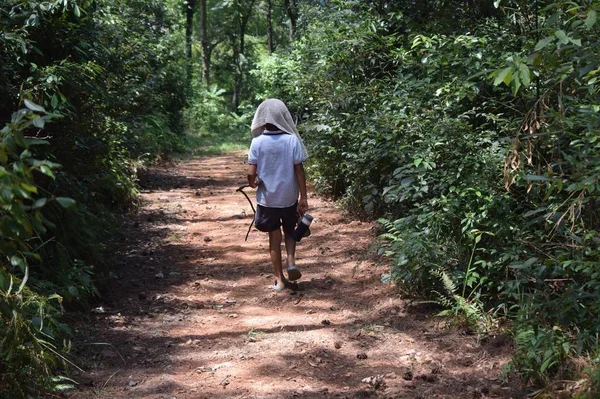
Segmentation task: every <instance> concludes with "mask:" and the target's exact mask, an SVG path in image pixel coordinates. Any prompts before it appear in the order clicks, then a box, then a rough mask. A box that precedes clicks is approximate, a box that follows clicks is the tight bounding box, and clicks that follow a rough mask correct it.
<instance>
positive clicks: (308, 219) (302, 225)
mask: <svg viewBox="0 0 600 399" xmlns="http://www.w3.org/2000/svg"><path fill="white" fill-rule="evenodd" d="M312 221H313V217H312V216H310V215H309V214H308V213H305V214H304V215H302V218H301V219H300V222H298V227H296V230H294V234H292V237H293V238H294V240H295V241H297V242H300V240H301V239H302V237H304V236H305V235H307V234H306V233H307V232H309V231H310V230H309V229H308V226H310V224H311V223H312ZM309 234H310V232H309Z"/></svg>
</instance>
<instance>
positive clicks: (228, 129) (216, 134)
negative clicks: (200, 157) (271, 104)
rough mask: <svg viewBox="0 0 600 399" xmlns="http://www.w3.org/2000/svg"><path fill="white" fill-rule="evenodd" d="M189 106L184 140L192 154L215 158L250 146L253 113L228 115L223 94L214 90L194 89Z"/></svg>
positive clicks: (249, 111) (250, 111)
mask: <svg viewBox="0 0 600 399" xmlns="http://www.w3.org/2000/svg"><path fill="white" fill-rule="evenodd" d="M194 91H195V94H194V95H193V96H192V98H193V100H192V104H191V105H190V107H188V108H187V109H186V112H185V119H186V126H187V127H188V129H189V132H188V136H187V140H188V141H189V142H190V145H189V147H190V148H193V151H192V152H195V153H198V154H219V153H221V152H223V151H231V150H242V149H247V148H248V146H249V142H250V134H249V131H248V126H249V124H250V121H251V118H252V112H254V110H253V109H248V110H247V112H246V113H245V114H242V115H237V114H235V113H233V112H230V111H228V107H229V106H228V104H227V101H226V98H225V96H224V94H225V90H223V89H219V88H217V87H216V86H214V85H213V86H211V87H210V88H209V89H204V88H203V87H201V86H199V85H198V86H196V87H194Z"/></svg>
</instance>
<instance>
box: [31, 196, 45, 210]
mask: <svg viewBox="0 0 600 399" xmlns="http://www.w3.org/2000/svg"><path fill="white" fill-rule="evenodd" d="M47 201H48V199H47V198H40V199H38V200H37V201H35V204H33V208H34V209H36V208H41V207H43V206H44V205H46V202H47Z"/></svg>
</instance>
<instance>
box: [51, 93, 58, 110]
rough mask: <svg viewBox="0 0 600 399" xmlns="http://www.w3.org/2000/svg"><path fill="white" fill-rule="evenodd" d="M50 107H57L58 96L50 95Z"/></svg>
mask: <svg viewBox="0 0 600 399" xmlns="http://www.w3.org/2000/svg"><path fill="white" fill-rule="evenodd" d="M50 105H52V108H56V107H57V106H58V96H57V95H56V93H55V94H53V95H52V99H51V100H50Z"/></svg>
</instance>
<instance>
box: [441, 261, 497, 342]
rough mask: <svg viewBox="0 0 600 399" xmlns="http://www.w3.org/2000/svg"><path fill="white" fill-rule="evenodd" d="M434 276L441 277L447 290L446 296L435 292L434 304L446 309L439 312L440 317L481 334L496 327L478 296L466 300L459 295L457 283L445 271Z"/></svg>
mask: <svg viewBox="0 0 600 399" xmlns="http://www.w3.org/2000/svg"><path fill="white" fill-rule="evenodd" d="M433 274H435V275H437V276H438V277H439V279H440V281H441V282H442V285H443V287H444V290H445V293H444V294H441V293H440V292H438V291H433V292H434V293H435V294H436V295H437V299H436V300H434V301H433V302H434V303H437V304H438V305H440V306H443V307H444V308H446V309H445V310H442V311H441V312H439V313H438V314H437V315H438V316H442V317H451V318H453V319H454V321H455V322H457V324H462V325H466V326H467V327H468V328H469V329H471V330H473V331H476V332H477V333H479V334H484V333H488V332H489V331H490V330H491V329H493V328H494V327H495V325H496V323H495V321H494V319H493V318H492V316H491V315H490V314H489V313H488V312H486V311H485V309H484V308H483V303H482V302H481V301H480V300H479V296H478V295H473V297H469V298H465V297H463V296H462V295H459V294H457V291H458V287H457V285H456V283H455V282H454V281H453V280H452V278H451V277H450V275H448V273H447V272H446V271H445V270H443V269H438V270H436V271H434V272H433Z"/></svg>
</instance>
